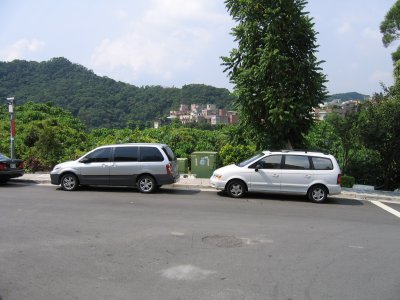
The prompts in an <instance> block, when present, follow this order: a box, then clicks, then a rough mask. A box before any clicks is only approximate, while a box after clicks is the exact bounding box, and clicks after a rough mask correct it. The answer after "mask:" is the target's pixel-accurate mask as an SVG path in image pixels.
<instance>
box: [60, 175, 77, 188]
mask: <svg viewBox="0 0 400 300" xmlns="http://www.w3.org/2000/svg"><path fill="white" fill-rule="evenodd" d="M78 186H79V181H78V177H76V176H75V175H74V174H71V173H68V174H65V175H63V176H62V177H61V187H62V188H63V190H65V191H74V190H76V189H77V188H78Z"/></svg>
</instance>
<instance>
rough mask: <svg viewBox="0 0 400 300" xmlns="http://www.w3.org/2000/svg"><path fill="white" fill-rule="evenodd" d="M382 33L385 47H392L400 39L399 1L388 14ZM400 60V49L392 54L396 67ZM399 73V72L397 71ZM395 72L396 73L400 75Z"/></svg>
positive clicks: (382, 24) (383, 22)
mask: <svg viewBox="0 0 400 300" xmlns="http://www.w3.org/2000/svg"><path fill="white" fill-rule="evenodd" d="M380 30H381V33H382V34H383V37H382V42H383V45H384V46H385V47H388V46H390V45H391V44H392V43H393V42H394V41H396V40H398V39H399V37H400V0H397V1H396V3H395V4H393V6H392V7H391V9H390V10H389V11H388V12H387V14H386V16H385V19H384V20H383V21H382V23H381V26H380ZM399 59H400V47H398V48H397V49H396V51H395V52H393V53H392V60H393V63H394V64H395V66H396V69H397V68H398V67H399V66H397V62H398V61H399ZM397 71H398V70H397ZM397 71H395V72H396V73H398V72H397Z"/></svg>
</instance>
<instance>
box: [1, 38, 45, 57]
mask: <svg viewBox="0 0 400 300" xmlns="http://www.w3.org/2000/svg"><path fill="white" fill-rule="evenodd" d="M44 45H45V43H44V42H43V41H40V40H37V39H32V40H28V39H20V40H18V41H16V42H15V43H14V44H12V45H11V46H9V47H7V48H6V49H4V50H0V58H1V59H2V60H4V61H12V60H14V59H22V58H24V57H25V56H26V55H27V54H31V53H34V52H37V51H39V50H41V49H42V48H43V47H44Z"/></svg>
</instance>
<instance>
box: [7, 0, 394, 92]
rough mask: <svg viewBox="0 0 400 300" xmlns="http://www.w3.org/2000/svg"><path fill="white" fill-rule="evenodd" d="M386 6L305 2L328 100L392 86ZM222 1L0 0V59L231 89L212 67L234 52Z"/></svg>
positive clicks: (129, 79) (349, 0)
mask: <svg viewBox="0 0 400 300" xmlns="http://www.w3.org/2000/svg"><path fill="white" fill-rule="evenodd" d="M394 3H395V0H309V1H308V4H307V6H306V11H307V12H309V15H310V16H311V17H313V18H314V20H313V21H314V23H315V25H314V29H315V30H316V31H317V32H318V35H317V44H318V45H319V48H318V53H317V57H318V59H319V60H321V61H322V60H323V61H325V62H324V63H323V64H322V68H323V71H322V72H323V73H324V74H325V75H326V76H327V79H328V82H327V84H326V86H327V89H328V92H329V93H330V94H336V93H344V92H354V91H355V92H359V93H362V94H366V95H372V94H373V93H375V92H381V91H382V88H381V83H383V84H385V85H387V86H388V85H391V84H392V83H393V76H392V73H393V72H392V71H393V64H392V60H391V52H393V51H394V50H395V47H397V46H398V45H394V46H390V47H388V48H384V46H383V44H382V35H381V33H380V31H379V25H380V23H381V22H382V20H383V19H384V17H385V15H386V13H387V11H388V10H389V9H390V8H391V6H392V5H393V4H394ZM234 26H235V23H234V22H233V20H232V18H231V16H230V15H229V13H228V12H227V10H226V7H225V4H224V1H223V0H146V1H139V0H112V1H111V0H57V1H54V0H0V37H1V38H0V61H12V60H14V59H23V60H28V61H39V62H40V61H47V60H49V59H51V58H53V57H65V58H67V59H68V60H70V61H71V62H73V63H78V64H81V65H83V66H85V67H86V68H88V69H90V70H93V72H94V73H96V74H97V75H100V76H107V77H109V78H113V79H115V80H118V81H123V82H126V83H129V84H133V85H136V86H144V85H162V86H165V87H173V86H174V87H181V86H183V85H185V84H192V83H198V84H207V85H212V86H215V87H223V88H228V89H229V90H233V85H232V84H231V83H230V82H229V78H228V77H227V74H226V73H224V72H223V70H224V67H223V66H221V58H220V57H221V56H228V55H229V52H230V51H231V50H232V49H233V48H234V47H235V46H236V44H235V42H234V38H233V36H232V35H231V34H230V33H231V29H232V27H234Z"/></svg>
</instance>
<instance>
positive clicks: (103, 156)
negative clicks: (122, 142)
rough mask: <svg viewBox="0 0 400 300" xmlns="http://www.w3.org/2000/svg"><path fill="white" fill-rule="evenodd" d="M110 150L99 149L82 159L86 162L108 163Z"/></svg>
mask: <svg viewBox="0 0 400 300" xmlns="http://www.w3.org/2000/svg"><path fill="white" fill-rule="evenodd" d="M110 154H111V148H101V149H97V150H95V151H93V152H92V153H89V154H88V155H86V156H85V157H84V161H86V162H107V161H110Z"/></svg>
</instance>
